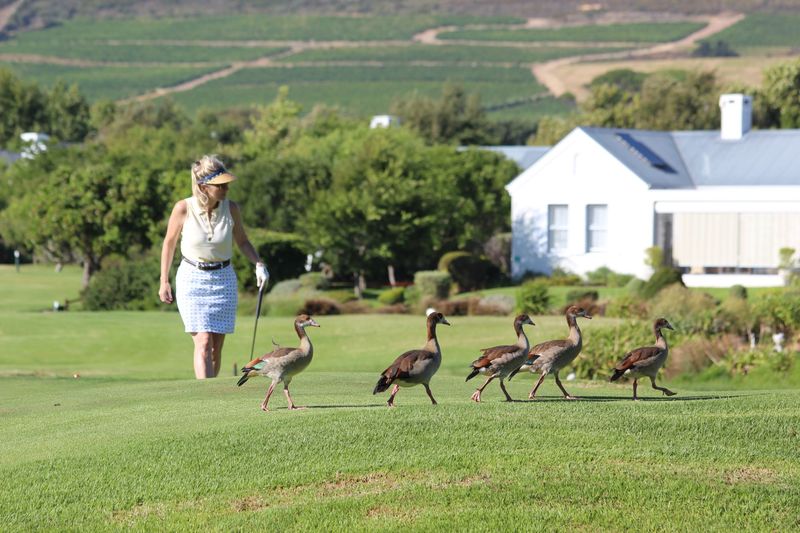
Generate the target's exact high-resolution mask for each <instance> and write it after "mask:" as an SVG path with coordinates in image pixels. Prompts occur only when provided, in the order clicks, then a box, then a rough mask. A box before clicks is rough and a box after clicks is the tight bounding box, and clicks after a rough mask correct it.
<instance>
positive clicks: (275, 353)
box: [242, 348, 297, 372]
mask: <svg viewBox="0 0 800 533" xmlns="http://www.w3.org/2000/svg"><path fill="white" fill-rule="evenodd" d="M296 350H297V348H276V349H275V350H272V351H271V352H269V353H265V354H264V355H262V356H261V357H256V358H255V359H253V360H252V361H250V362H249V363H247V365H246V366H245V367H244V368H243V369H242V372H245V371H247V370H258V369H259V368H262V367H263V366H264V365H265V364H267V362H269V361H272V360H275V359H280V358H281V357H286V356H287V355H289V354H290V353H292V352H294V351H296Z"/></svg>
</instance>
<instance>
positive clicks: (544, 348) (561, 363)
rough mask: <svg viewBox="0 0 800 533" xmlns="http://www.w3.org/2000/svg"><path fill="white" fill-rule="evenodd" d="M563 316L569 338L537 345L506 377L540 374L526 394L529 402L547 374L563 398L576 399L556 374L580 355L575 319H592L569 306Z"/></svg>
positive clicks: (580, 310)
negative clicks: (527, 372)
mask: <svg viewBox="0 0 800 533" xmlns="http://www.w3.org/2000/svg"><path fill="white" fill-rule="evenodd" d="M565 316H566V317H567V325H568V326H569V337H567V338H566V339H558V340H553V341H546V342H543V343H541V344H537V345H536V346H534V347H533V348H531V349H530V351H529V352H528V358H527V359H526V360H525V362H524V363H523V364H522V366H520V367H519V368H517V369H516V370H514V371H513V372H512V373H511V375H510V376H508V379H509V381H510V380H511V378H512V377H514V375H516V373H517V372H519V371H520V370H528V371H529V372H531V373H536V372H541V373H542V375H541V377H540V378H539V381H537V382H536V385H535V386H534V387H533V389H532V390H531V392H530V394H528V398H529V399H531V400H533V399H534V398H536V391H537V390H539V387H540V386H541V384H542V382H543V381H544V378H545V377H546V376H547V374H553V375H554V376H555V378H556V385H558V388H559V389H561V392H563V393H564V398H566V399H567V400H575V399H577V398H576V397H575V396H572V395H571V394H570V393H568V392H567V391H566V389H564V386H563V385H562V384H561V380H560V379H559V377H558V372H559V371H560V370H561V369H562V368H564V367H565V366H567V365H569V364H570V363H571V362H572V361H573V360H574V359H575V358H576V357H578V354H579V353H581V348H582V347H583V340H582V339H581V330H580V328H578V322H577V320H576V318H577V317H583V318H588V319H591V318H592V317H591V316H589V315H587V314H586V311H585V310H584V309H583V308H582V307H577V306H575V305H571V306H570V307H568V308H567V311H566V313H565Z"/></svg>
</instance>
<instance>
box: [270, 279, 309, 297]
mask: <svg viewBox="0 0 800 533" xmlns="http://www.w3.org/2000/svg"><path fill="white" fill-rule="evenodd" d="M302 288H303V286H302V284H301V283H300V280H298V279H287V280H284V281H279V282H278V283H276V284H275V285H273V286H272V289H271V290H270V291H269V294H270V295H271V296H290V295H292V294H295V293H297V292H299V291H300V289H302Z"/></svg>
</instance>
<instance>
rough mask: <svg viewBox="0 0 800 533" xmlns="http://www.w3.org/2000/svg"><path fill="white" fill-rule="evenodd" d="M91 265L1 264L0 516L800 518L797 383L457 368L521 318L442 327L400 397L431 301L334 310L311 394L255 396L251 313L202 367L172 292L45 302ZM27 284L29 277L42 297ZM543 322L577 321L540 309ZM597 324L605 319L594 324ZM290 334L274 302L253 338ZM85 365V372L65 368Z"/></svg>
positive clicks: (98, 521)
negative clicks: (611, 379)
mask: <svg viewBox="0 0 800 533" xmlns="http://www.w3.org/2000/svg"><path fill="white" fill-rule="evenodd" d="M78 276H79V272H78V271H77V270H74V269H66V270H65V271H64V272H62V273H61V274H58V275H57V274H55V273H53V272H52V271H51V270H50V269H36V268H31V267H28V268H27V269H24V270H23V273H22V274H19V275H17V274H15V273H14V271H13V267H12V268H8V267H3V268H0V282H2V283H3V287H4V288H8V289H9V290H8V291H7V292H6V291H4V296H3V305H2V310H1V311H0V324H2V326H1V327H0V376H2V377H0V420H2V423H1V424H0V442H2V443H3V448H4V453H3V454H2V455H0V476H1V477H0V479H2V481H0V486H1V488H2V490H0V520H2V523H3V529H6V530H12V531H16V530H32V529H49V530H65V529H82V530H109V529H123V528H133V529H137V530H148V531H152V530H164V529H167V530H182V531H183V530H185V531H196V530H216V531H230V530H264V529H266V528H271V529H281V530H298V531H299V530H308V529H315V530H329V531H330V530H334V529H335V530H341V529H342V528H352V529H357V530H366V529H374V530H377V529H380V530H401V529H409V528H410V529H413V530H443V529H473V530H492V531H497V530H563V529H570V530H574V529H583V530H591V531H595V530H609V531H619V530H624V529H637V530H666V531H700V530H702V531H709V530H710V531H730V530H734V529H746V530H790V529H795V528H797V527H800V512H798V509H800V489H799V488H798V487H800V464H799V461H798V452H800V394H798V392H797V391H794V390H774V391H747V392H742V391H739V392H737V391H717V392H713V393H709V392H704V391H702V390H693V389H692V388H690V385H689V384H687V385H686V386H685V387H684V386H681V388H677V387H675V385H674V384H671V385H670V386H671V387H673V388H677V390H678V392H679V395H678V396H675V397H673V398H669V399H667V398H663V397H657V396H655V395H654V394H652V392H654V391H651V390H649V389H647V388H643V390H642V393H643V396H644V397H645V398H646V399H645V400H644V401H641V402H637V403H634V402H631V401H630V400H629V399H628V398H629V395H630V387H629V386H621V387H617V386H608V385H605V384H600V383H592V382H579V383H576V382H565V385H566V386H567V388H568V389H569V390H570V391H571V392H573V393H575V394H578V395H580V396H582V397H583V398H584V400H583V401H578V402H568V401H564V400H561V399H560V398H559V395H558V394H557V389H556V388H555V385H554V384H553V382H552V379H549V380H548V381H547V382H546V383H545V385H544V388H543V390H542V392H541V393H540V394H541V396H542V397H541V399H540V400H538V401H535V402H529V401H527V400H523V399H524V398H525V397H526V394H527V391H528V390H529V387H530V386H531V385H532V383H533V376H529V375H526V376H518V377H517V378H515V379H514V380H513V381H512V382H511V383H510V385H509V390H510V392H511V394H512V396H514V397H515V398H516V399H518V400H520V401H517V402H515V403H511V404H506V403H505V402H501V401H500V398H501V394H500V392H499V390H498V388H497V387H496V386H493V385H494V384H492V385H490V386H489V387H488V388H487V391H486V393H485V395H484V402H483V403H482V404H480V405H476V404H473V403H472V402H470V401H469V394H471V392H472V390H473V388H474V386H475V385H477V383H476V382H475V381H471V382H469V383H467V384H465V383H464V382H463V378H464V376H465V375H466V368H465V366H466V364H468V363H469V361H470V360H471V359H472V358H473V357H474V355H475V353H476V348H479V347H482V346H485V345H488V344H496V343H505V342H509V341H510V340H511V339H510V336H511V327H510V324H509V322H510V320H509V319H507V318H493V317H487V318H483V317H474V318H473V317H453V318H452V322H453V327H451V328H446V327H441V333H440V340H441V343H442V347H443V351H444V364H443V368H442V370H440V372H439V374H438V375H437V376H436V377H435V378H434V380H433V382H432V389H433V392H434V394H435V395H436V397H437V399H438V400H439V405H438V406H431V405H430V404H429V402H428V399H427V398H426V396H425V394H424V391H423V390H422V389H420V388H412V389H404V390H401V392H400V393H399V394H398V396H397V404H398V407H397V408H396V409H394V410H389V409H387V408H386V407H385V405H384V402H385V400H386V395H385V394H384V395H380V396H372V395H371V390H372V387H373V385H374V383H375V381H376V379H377V375H378V373H379V372H380V370H382V369H383V367H385V366H386V365H387V364H388V363H389V362H390V360H391V359H392V357H393V356H394V355H396V354H397V353H399V351H401V350H403V349H406V348H411V347H416V346H419V345H420V344H421V343H422V340H423V338H422V337H423V336H424V333H423V331H422V325H421V324H422V319H421V317H413V316H375V315H370V316H341V317H318V319H319V321H320V323H321V324H322V326H323V327H322V328H321V329H319V330H317V329H314V330H313V331H312V332H311V334H312V338H313V340H314V343H315V347H316V349H317V355H316V356H315V359H314V361H313V363H312V365H311V367H310V368H309V369H308V371H307V372H305V373H304V374H302V375H300V376H299V377H298V378H296V379H295V381H294V383H293V384H292V392H293V396H294V398H295V400H296V401H297V402H298V403H299V404H300V405H307V406H309V407H310V408H309V409H308V410H306V411H302V412H288V411H286V409H285V405H286V402H285V400H284V398H282V397H281V395H280V392H277V393H276V394H275V395H274V396H273V399H272V404H271V405H272V407H273V411H272V412H270V413H263V412H261V411H260V410H259V409H258V404H259V402H260V401H261V399H262V397H263V394H264V391H265V389H266V385H267V382H266V380H260V379H258V380H252V381H250V382H248V383H247V384H245V386H243V387H241V388H237V387H236V386H235V382H236V380H235V378H234V377H233V376H232V375H231V374H232V373H231V369H230V367H229V365H230V364H231V363H232V361H234V360H237V359H238V360H240V361H241V360H243V359H242V358H243V357H246V356H247V355H249V354H247V352H248V351H249V342H250V333H251V331H252V330H251V327H252V317H247V316H240V318H239V323H238V328H239V331H238V332H237V333H236V334H235V335H232V336H230V337H229V342H226V356H225V365H224V371H223V376H222V377H221V378H219V379H216V380H209V381H202V382H200V381H195V380H194V379H192V378H191V363H190V354H189V350H190V344H189V341H188V339H187V338H186V336H185V335H184V334H183V333H181V332H180V330H181V328H180V324H179V318H178V317H177V315H176V314H175V313H164V312H150V313H86V312H76V311H68V312H66V313H50V312H43V311H41V309H43V308H46V307H48V306H49V305H50V304H51V302H52V300H53V299H56V298H63V297H64V295H65V294H72V293H73V292H74V291H75V290H76V289H77V286H78V285H79V284H78V283H77V279H78ZM26 294H27V296H26ZM535 320H536V322H537V324H538V325H537V326H536V327H532V328H530V333H531V335H532V337H533V338H534V340H536V339H541V338H543V337H545V336H547V335H554V334H562V333H563V331H562V330H563V325H561V323H560V322H561V320H560V319H559V320H556V319H555V318H552V319H551V318H550V317H542V318H539V317H537V318H535ZM595 327H603V321H601V320H593V321H592V322H590V323H589V322H587V323H585V326H584V329H589V328H595ZM273 335H274V336H275V337H276V340H278V341H280V342H281V343H282V344H289V343H290V342H291V341H292V334H291V331H290V320H287V319H266V318H262V319H261V321H260V324H259V339H260V340H259V343H258V345H259V346H260V347H262V348H266V347H268V345H269V340H268V339H269V337H270V336H273ZM76 371H78V372H80V377H79V378H73V377H71V376H72V374H73V373H74V372H76Z"/></svg>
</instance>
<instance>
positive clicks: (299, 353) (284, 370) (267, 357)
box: [238, 315, 320, 411]
mask: <svg viewBox="0 0 800 533" xmlns="http://www.w3.org/2000/svg"><path fill="white" fill-rule="evenodd" d="M309 326H313V327H315V328H318V327H320V325H319V324H317V322H316V321H315V320H314V319H313V318H311V317H310V316H308V315H299V316H298V317H297V318H295V319H294V330H295V332H297V336H298V337H299V338H300V347H299V348H275V349H274V350H273V351H271V352H269V353H267V354H264V355H262V356H261V357H259V358H257V359H253V360H252V361H250V362H249V363H247V365H246V366H245V367H244V368H242V373H243V374H244V375H243V376H242V377H241V378H240V379H239V383H238V385H239V386H242V385H243V384H244V383H245V382H246V381H247V380H248V379H250V378H251V377H253V376H264V377H268V378H272V383H270V385H269V389H267V395H266V397H265V398H264V401H263V402H261V410H262V411H269V408H268V407H267V404H268V403H269V397H270V396H272V391H273V389H274V388H275V385H277V384H278V383H280V382H283V394H284V395H285V396H286V401H287V402H289V409H290V410H294V409H302V407H297V406H296V405H295V404H294V402H293V401H292V396H291V395H290V394H289V383H291V382H292V378H294V376H296V375H297V374H299V373H300V372H302V371H303V370H305V369H306V367H307V366H308V365H309V363H311V359H312V357H314V347H313V346H312V345H311V339H309V338H308V335H307V334H306V328H307V327H309Z"/></svg>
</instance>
